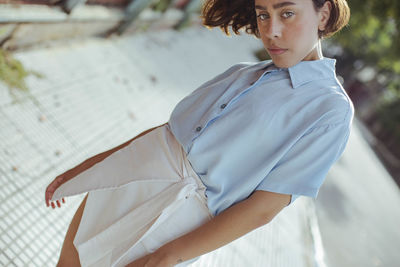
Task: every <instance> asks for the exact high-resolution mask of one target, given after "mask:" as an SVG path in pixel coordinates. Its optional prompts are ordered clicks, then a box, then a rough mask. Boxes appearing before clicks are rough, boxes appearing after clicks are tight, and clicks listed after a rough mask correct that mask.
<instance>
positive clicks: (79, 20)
mask: <svg viewBox="0 0 400 267" xmlns="http://www.w3.org/2000/svg"><path fill="white" fill-rule="evenodd" d="M348 4H349V6H350V8H351V11H352V16H351V20H350V23H349V25H348V26H347V27H346V28H345V29H344V30H342V31H341V32H340V33H338V34H336V35H335V36H334V37H332V38H330V39H327V40H324V41H323V46H324V55H325V56H327V57H333V58H336V59H337V73H338V76H339V79H340V81H341V82H342V83H343V86H344V88H345V89H346V90H347V93H348V94H349V96H350V97H351V99H352V100H353V103H354V105H355V109H356V119H355V121H354V125H353V132H352V134H351V137H350V141H349V144H348V147H347V148H346V151H345V153H344V154H343V156H342V157H341V159H340V160H339V162H338V163H337V164H335V166H334V167H333V168H332V169H331V171H330V172H329V174H328V177H327V179H326V182H325V183H324V185H323V186H322V188H321V190H320V193H319V196H318V198H317V199H316V200H315V201H314V200H310V199H307V198H300V199H299V200H297V201H296V202H295V204H294V205H293V206H292V205H291V206H290V207H288V208H285V210H284V211H283V212H282V213H281V214H280V215H279V216H278V217H277V218H276V219H274V221H273V222H272V223H271V224H270V225H267V226H266V227H262V228H260V229H258V230H257V231H255V232H253V233H252V234H250V235H248V236H246V237H244V238H242V239H239V240H238V241H235V242H233V243H232V244H230V245H228V246H227V247H224V248H223V249H220V250H217V251H216V252H214V253H210V254H207V255H206V256H205V257H202V258H201V260H200V261H198V262H197V263H195V264H194V265H193V266H217V267H219V266H239V267H240V266H272V267H275V266H276V267H281V266H285V267H286V266H320V267H325V266H329V267H336V266H338V267H347V266H349V267H354V266H362V267H369V266H385V267H398V266H399V262H400V255H399V253H398V251H397V250H398V248H399V247H400V227H399V226H400V208H399V206H400V190H399V185H400V32H399V26H400V2H399V1H395V0H364V1H361V0H349V1H348ZM201 5H202V1H201V0H48V1H46V0H36V1H35V0H28V1H24V0H21V1H19V0H18V1H9V0H0V185H1V187H0V266H55V265H56V262H57V259H58V254H59V251H60V248H61V245H62V241H63V238H64V235H65V232H66V230H67V227H68V224H69V222H70V220H71V218H72V216H73V214H74V212H75V210H76V208H77V206H78V205H79V203H80V201H81V200H82V196H76V197H71V198H69V199H67V205H65V206H64V207H63V208H62V209H57V210H50V209H47V208H46V207H45V204H44V190H45V188H46V186H47V184H48V183H49V182H51V181H52V180H53V179H54V177H56V176H57V175H58V174H60V173H62V172H63V171H65V170H67V169H69V168H71V167H73V166H75V165H76V164H78V163H80V162H81V161H83V160H84V159H86V158H87V157H89V156H92V155H94V154H95V153H99V152H102V151H104V150H106V149H109V148H111V147H114V146H116V145H118V144H120V143H122V142H124V141H126V140H128V139H130V138H132V137H133V136H134V135H136V134H138V133H140V132H141V131H143V130H145V129H148V128H150V127H153V126H154V125H157V124H161V123H164V122H166V121H167V120H168V118H169V114H170V112H171V111H172V109H173V107H174V106H175V105H176V103H177V102H178V101H179V100H180V99H182V98H183V97H184V96H185V95H187V94H189V93H190V92H191V91H193V90H194V89H195V88H196V87H198V86H199V85H200V84H202V83H203V82H205V81H207V80H208V79H210V78H212V77H214V76H215V75H216V74H218V73H220V72H222V71H224V70H225V69H226V68H228V67H229V66H231V65H233V64H235V63H237V62H241V61H257V60H264V59H267V57H266V53H265V51H264V49H263V47H262V44H261V42H260V41H259V40H257V39H255V38H253V37H250V36H246V35H245V34H241V35H240V36H231V37H226V36H224V35H223V34H222V33H221V32H220V31H219V30H208V29H205V28H204V27H202V26H201V18H200V17H199V14H200V13H199V12H200V10H201Z"/></svg>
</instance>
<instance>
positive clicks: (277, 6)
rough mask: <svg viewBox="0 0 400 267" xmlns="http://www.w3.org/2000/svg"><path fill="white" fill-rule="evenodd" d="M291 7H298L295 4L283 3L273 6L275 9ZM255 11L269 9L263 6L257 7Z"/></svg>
mask: <svg viewBox="0 0 400 267" xmlns="http://www.w3.org/2000/svg"><path fill="white" fill-rule="evenodd" d="M291 5H296V4H295V3H293V2H282V3H278V4H275V5H273V6H272V8H273V9H278V8H281V7H285V6H291ZM255 9H260V10H267V8H266V7H265V6H261V5H255Z"/></svg>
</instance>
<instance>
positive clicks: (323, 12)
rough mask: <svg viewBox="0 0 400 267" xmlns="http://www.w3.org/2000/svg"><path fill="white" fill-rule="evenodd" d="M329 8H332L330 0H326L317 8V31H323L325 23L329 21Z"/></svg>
mask: <svg viewBox="0 0 400 267" xmlns="http://www.w3.org/2000/svg"><path fill="white" fill-rule="evenodd" d="M331 10H332V3H331V1H326V2H325V4H324V5H323V6H322V7H321V8H320V9H319V10H318V16H319V24H318V30H319V31H321V32H322V31H324V30H325V28H326V24H327V23H328V21H329V18H330V16H331Z"/></svg>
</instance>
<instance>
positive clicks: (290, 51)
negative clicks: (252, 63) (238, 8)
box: [255, 0, 331, 68]
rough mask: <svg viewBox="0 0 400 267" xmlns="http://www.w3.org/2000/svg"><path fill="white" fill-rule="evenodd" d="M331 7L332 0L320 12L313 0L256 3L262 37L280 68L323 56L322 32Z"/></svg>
mask: <svg viewBox="0 0 400 267" xmlns="http://www.w3.org/2000/svg"><path fill="white" fill-rule="evenodd" d="M330 7H331V6H330V2H329V1H327V2H326V3H325V4H324V6H323V7H322V8H320V9H319V10H318V11H316V10H315V8H314V4H313V1H312V0H255V11H256V15H257V25H258V30H259V32H260V37H261V40H262V42H263V44H264V47H265V49H266V50H267V52H268V54H269V55H270V57H271V59H272V61H273V62H274V64H275V65H276V66H277V67H280V68H289V67H291V66H294V65H296V64H297V63H299V62H300V61H302V60H316V59H319V58H320V57H321V55H319V53H318V51H319V50H318V42H319V38H318V30H324V28H325V25H326V22H327V21H328V19H329V15H330Z"/></svg>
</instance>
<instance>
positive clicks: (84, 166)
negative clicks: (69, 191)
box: [45, 123, 167, 209]
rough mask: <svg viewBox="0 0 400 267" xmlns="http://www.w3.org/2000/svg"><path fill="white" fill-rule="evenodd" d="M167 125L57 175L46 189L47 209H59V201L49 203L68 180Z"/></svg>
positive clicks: (141, 134) (143, 133)
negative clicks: (50, 207)
mask: <svg viewBox="0 0 400 267" xmlns="http://www.w3.org/2000/svg"><path fill="white" fill-rule="evenodd" d="M165 124H167V123H164V124H162V125H160V126H157V127H154V128H151V129H149V130H146V131H144V132H142V133H140V134H139V135H137V136H135V137H134V138H132V139H130V140H128V141H126V142H125V143H123V144H121V145H119V146H117V147H114V148H112V149H110V150H107V151H104V152H102V153H100V154H97V155H95V156H93V157H91V158H88V159H87V160H85V161H84V162H82V163H81V164H79V165H77V166H75V167H74V168H72V169H70V170H68V171H66V172H64V173H62V174H60V175H58V176H57V177H56V178H55V179H54V180H53V181H52V182H51V183H50V184H49V185H48V186H47V188H46V193H45V200H46V205H47V207H49V206H50V205H51V206H52V208H53V209H54V208H55V207H56V204H57V206H58V207H61V203H60V201H58V200H57V201H55V202H54V201H51V198H52V197H53V194H54V192H55V191H56V189H57V188H58V187H59V186H60V185H62V184H63V183H65V182H67V181H68V180H71V179H72V178H74V177H75V176H77V175H78V174H80V173H82V172H84V171H85V170H87V169H89V168H90V167H92V166H93V165H95V164H96V163H98V162H100V161H102V160H104V159H105V158H107V157H108V156H110V155H111V154H113V153H114V152H116V151H118V150H120V149H121V148H123V147H125V146H127V145H129V144H130V143H131V142H132V141H133V140H135V139H136V138H139V137H141V136H143V135H145V134H147V133H149V132H151V131H152V130H154V129H156V128H158V127H161V126H164V125H165ZM62 202H63V203H65V200H64V199H62Z"/></svg>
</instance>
